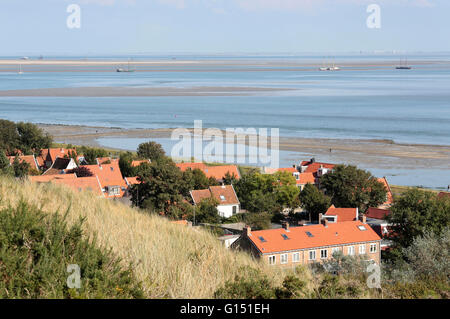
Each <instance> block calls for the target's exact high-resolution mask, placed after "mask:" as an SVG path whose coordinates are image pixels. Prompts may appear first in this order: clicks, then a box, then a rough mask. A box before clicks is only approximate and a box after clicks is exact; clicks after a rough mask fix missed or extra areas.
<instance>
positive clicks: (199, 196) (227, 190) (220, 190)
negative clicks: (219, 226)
mask: <svg viewBox="0 0 450 319" xmlns="http://www.w3.org/2000/svg"><path fill="white" fill-rule="evenodd" d="M191 197H192V199H193V201H194V204H198V203H200V202H201V201H202V200H203V199H205V198H211V197H213V198H215V199H216V200H217V201H218V202H219V205H239V199H238V198H237V195H236V192H235V191H234V188H233V185H222V186H210V187H209V189H201V190H193V191H191Z"/></svg>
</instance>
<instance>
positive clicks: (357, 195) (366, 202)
mask: <svg viewBox="0 0 450 319" xmlns="http://www.w3.org/2000/svg"><path fill="white" fill-rule="evenodd" d="M320 187H321V189H323V190H324V191H325V194H326V195H328V196H330V197H331V202H332V204H334V205H335V206H336V207H352V208H353V207H355V208H356V207H357V208H358V209H359V211H360V212H362V213H364V212H366V210H367V209H368V208H369V207H378V206H379V205H380V204H382V203H384V202H385V201H386V194H387V190H386V187H385V186H384V185H383V184H382V183H380V182H379V181H378V180H377V178H376V177H374V176H373V175H372V174H371V173H370V172H368V171H365V170H362V169H358V168H357V167H356V166H351V165H348V166H347V165H337V166H335V168H334V169H333V171H331V172H330V173H327V174H325V175H323V176H322V177H321V178H320Z"/></svg>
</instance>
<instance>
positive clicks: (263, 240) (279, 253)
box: [232, 220, 381, 267]
mask: <svg viewBox="0 0 450 319" xmlns="http://www.w3.org/2000/svg"><path fill="white" fill-rule="evenodd" d="M380 245H381V238H380V236H378V235H377V234H376V233H375V232H374V231H373V230H372V228H370V226H368V225H367V224H365V223H363V222H361V221H349V222H340V223H329V222H328V221H327V220H323V221H322V223H321V224H317V225H309V226H299V227H289V224H287V223H286V224H285V225H284V226H283V228H279V229H269V230H260V231H252V230H251V228H250V227H246V228H245V229H244V231H243V233H242V235H241V237H240V238H239V239H238V240H237V241H236V242H235V243H233V245H232V247H233V248H234V249H237V248H240V249H244V250H247V251H248V252H250V254H252V255H253V256H254V257H256V258H261V259H263V261H264V262H266V263H268V264H269V265H274V266H275V265H276V266H281V267H295V266H296V265H299V264H310V263H314V262H322V261H324V260H327V259H330V258H331V257H332V254H333V253H334V252H337V251H341V252H342V253H343V254H344V255H365V256H367V260H372V261H374V262H375V263H377V264H379V263H380V260H381V253H380V248H381V247H380Z"/></svg>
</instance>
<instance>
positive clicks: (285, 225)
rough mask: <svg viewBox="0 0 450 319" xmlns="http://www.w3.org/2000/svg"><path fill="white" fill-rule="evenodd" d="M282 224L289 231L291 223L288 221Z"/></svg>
mask: <svg viewBox="0 0 450 319" xmlns="http://www.w3.org/2000/svg"><path fill="white" fill-rule="evenodd" d="M282 226H283V228H284V229H285V230H286V231H287V232H288V231H289V223H288V222H284V223H283V225H282Z"/></svg>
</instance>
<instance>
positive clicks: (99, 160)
mask: <svg viewBox="0 0 450 319" xmlns="http://www.w3.org/2000/svg"><path fill="white" fill-rule="evenodd" d="M95 160H96V161H97V164H98V165H100V164H106V163H108V162H109V163H110V162H112V158H111V157H97V158H96V159H95Z"/></svg>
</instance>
